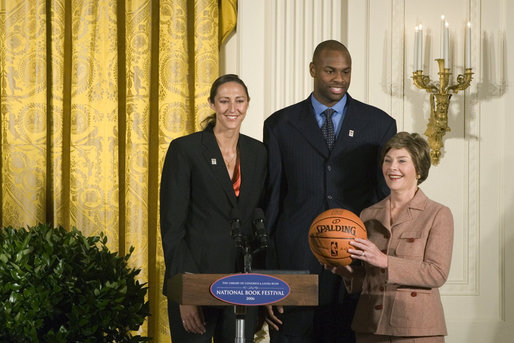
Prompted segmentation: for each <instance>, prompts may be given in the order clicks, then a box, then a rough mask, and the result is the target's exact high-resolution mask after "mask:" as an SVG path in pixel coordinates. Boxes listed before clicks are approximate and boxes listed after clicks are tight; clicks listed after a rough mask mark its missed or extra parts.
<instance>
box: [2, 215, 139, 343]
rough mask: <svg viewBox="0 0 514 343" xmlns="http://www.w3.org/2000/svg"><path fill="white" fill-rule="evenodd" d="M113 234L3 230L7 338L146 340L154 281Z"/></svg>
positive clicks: (44, 228) (4, 338)
mask: <svg viewBox="0 0 514 343" xmlns="http://www.w3.org/2000/svg"><path fill="white" fill-rule="evenodd" d="M106 242H107V237H105V236H104V235H103V234H100V236H92V237H85V236H83V235H82V233H81V232H79V231H77V230H76V229H75V228H73V230H72V231H71V232H68V231H66V230H65V229H64V228H62V227H58V228H52V227H50V226H48V225H43V224H39V225H38V226H35V227H30V228H28V230H27V229H25V228H20V229H13V228H12V227H8V228H3V229H0V342H16V343H22V342H52V343H53V342H56V343H58V342H95V343H96V342H141V341H148V340H149V339H148V338H145V337H141V336H133V335H132V334H131V333H130V331H131V330H137V329H138V328H139V327H140V325H141V324H142V323H143V321H144V320H145V318H146V317H147V316H148V315H149V304H148V302H146V301H145V295H146V292H147V287H146V285H145V284H140V283H139V282H138V281H137V280H136V279H135V277H136V275H137V274H139V272H140V270H139V269H137V270H136V269H130V268H128V266H127V261H128V259H129V257H130V255H131V254H132V251H133V248H131V250H130V253H129V254H128V255H126V256H125V257H120V256H118V254H117V253H111V252H109V249H108V248H107V246H106Z"/></svg>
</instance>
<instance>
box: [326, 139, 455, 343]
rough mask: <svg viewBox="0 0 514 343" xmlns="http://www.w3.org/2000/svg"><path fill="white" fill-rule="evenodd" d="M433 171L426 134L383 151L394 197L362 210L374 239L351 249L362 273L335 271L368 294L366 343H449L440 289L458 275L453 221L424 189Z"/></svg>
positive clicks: (363, 306) (360, 326) (363, 317)
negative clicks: (453, 266) (452, 268)
mask: <svg viewBox="0 0 514 343" xmlns="http://www.w3.org/2000/svg"><path fill="white" fill-rule="evenodd" d="M429 168H430V148H429V146H428V144H427V142H426V141H425V140H424V139H423V138H422V137H421V136H420V135H418V134H416V133H412V134H409V133H407V132H399V133H397V134H396V135H395V136H393V137H392V138H391V139H390V140H389V141H388V142H387V143H386V145H385V146H384V149H383V152H382V172H383V174H384V177H385V180H386V182H387V185H388V186H389V188H390V189H391V195H390V196H388V197H387V198H385V199H384V200H382V201H380V202H378V203H376V204H375V205H373V206H370V207H368V208H367V209H365V210H364V211H362V213H361V219H362V221H363V222H364V224H365V225H366V229H367V231H368V240H363V239H356V240H355V241H352V242H351V243H350V244H351V245H352V246H353V247H354V249H348V251H349V252H350V253H351V257H352V258H353V259H354V260H360V261H362V262H363V263H362V267H361V266H353V265H352V266H346V267H329V268H332V272H334V273H337V274H340V275H342V276H343V278H344V279H345V282H346V286H347V288H348V290H349V291H350V292H358V291H361V296H360V299H359V302H358V304H357V310H356V312H355V317H354V319H353V324H352V328H353V329H354V330H355V332H356V337H357V342H358V343H369V342H373V343H378V342H380V343H382V342H384V343H385V342H388V343H389V342H395V343H397V342H398V343H399V342H401V343H414V342H415V343H419V342H423V343H436V342H437V343H438V342H444V336H445V335H446V334H447V331H446V324H445V320H444V313H443V306H442V304H441V298H440V295H439V287H441V286H442V285H443V284H444V283H445V282H446V279H447V278H448V272H449V270H450V262H451V255H452V247H453V217H452V214H451V211H450V209H449V208H448V207H446V206H444V205H441V204H439V203H436V202H435V201H432V200H430V199H429V198H428V197H427V196H426V195H425V194H424V193H423V191H422V190H421V189H419V188H418V185H419V184H420V183H421V182H423V181H424V180H425V179H426V178H427V176H428V170H429Z"/></svg>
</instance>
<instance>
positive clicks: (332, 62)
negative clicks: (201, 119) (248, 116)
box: [264, 40, 396, 343]
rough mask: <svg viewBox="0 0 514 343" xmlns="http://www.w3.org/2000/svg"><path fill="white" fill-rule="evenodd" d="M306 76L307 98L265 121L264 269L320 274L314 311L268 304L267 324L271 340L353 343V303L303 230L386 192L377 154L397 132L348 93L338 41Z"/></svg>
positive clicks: (320, 50)
mask: <svg viewBox="0 0 514 343" xmlns="http://www.w3.org/2000/svg"><path fill="white" fill-rule="evenodd" d="M309 71H310V74H311V76H312V77H313V79H314V91H313V92H312V94H311V95H310V96H309V97H308V98H307V99H306V100H304V101H301V102H299V103H297V104H294V105H291V106H289V107H286V108H284V109H281V110H279V111H277V112H275V113H274V114H272V115H271V116H270V117H269V118H268V119H266V121H265V123H264V143H265V144H266V146H267V148H268V153H269V154H268V158H269V161H268V168H269V174H268V206H267V211H266V212H267V213H266V215H267V225H268V228H269V233H270V237H271V245H272V247H271V248H272V249H271V252H270V253H269V254H268V255H270V256H269V258H268V267H269V268H274V269H283V270H309V271H310V273H315V274H318V275H319V306H318V307H308V308H304V307H302V308H298V307H296V308H295V307H291V308H281V307H271V306H268V314H267V318H266V321H267V322H268V325H269V326H270V335H271V342H273V343H290V342H294V343H297V342H298V343H300V342H302V343H303V342H327V343H328V342H330V343H333V342H353V341H354V335H353V332H352V331H351V329H350V324H351V320H352V317H353V310H354V307H355V303H356V300H357V299H356V297H355V296H350V295H347V294H346V292H345V286H344V283H343V282H342V281H341V278H340V277H338V276H335V275H333V274H332V273H330V272H329V271H326V270H325V269H324V268H323V266H322V265H320V263H319V262H318V261H317V260H316V258H315V257H314V255H312V253H311V251H310V248H309V244H308V240H307V233H308V230H309V226H310V224H311V223H312V220H313V219H314V218H315V217H316V216H317V215H318V214H320V213H321V212H323V211H325V210H327V209H330V208H344V209H348V210H350V211H352V212H354V213H356V214H359V213H360V212H361V211H362V210H363V209H364V208H366V207H368V206H370V205H372V204H373V203H375V202H377V201H378V200H381V199H382V198H384V197H385V196H386V195H387V194H388V193H389V189H388V188H387V185H386V184H385V181H384V179H383V176H382V172H381V168H380V165H379V155H380V150H381V147H382V146H383V145H384V143H385V142H386V141H387V140H388V139H389V138H390V137H391V136H393V135H394V134H395V133H396V122H395V120H394V119H393V118H391V117H390V116H389V115H387V114H386V113H385V112H384V111H382V110H380V109H378V108H376V107H373V106H370V105H367V104H364V103H362V102H360V101H357V100H355V99H353V98H352V97H351V96H350V95H349V94H348V93H347V90H348V87H349V85H350V78H351V57H350V53H349V52H348V49H347V48H346V47H345V46H344V45H343V44H341V43H340V42H338V41H335V40H328V41H324V42H322V43H320V44H319V45H318V46H317V47H316V49H315V51H314V54H313V58H312V62H311V63H310V65H309ZM327 109H329V111H327V112H326V110H327ZM327 118H328V119H329V120H331V122H329V121H328V120H327Z"/></svg>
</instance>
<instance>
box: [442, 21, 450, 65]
mask: <svg viewBox="0 0 514 343" xmlns="http://www.w3.org/2000/svg"><path fill="white" fill-rule="evenodd" d="M449 45H450V30H449V29H448V22H445V23H444V55H443V58H444V68H445V69H449V68H450V57H449V51H450V47H449Z"/></svg>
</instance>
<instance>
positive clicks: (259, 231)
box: [253, 208, 269, 249]
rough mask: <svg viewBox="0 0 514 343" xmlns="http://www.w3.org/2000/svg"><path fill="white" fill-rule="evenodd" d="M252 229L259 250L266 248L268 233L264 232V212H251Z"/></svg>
mask: <svg viewBox="0 0 514 343" xmlns="http://www.w3.org/2000/svg"><path fill="white" fill-rule="evenodd" d="M253 227H254V234H255V238H256V240H257V243H258V244H259V247H260V248H261V249H265V248H267V247H268V243H269V242H268V233H267V231H266V227H265V226H264V212H262V209H260V208H256V209H255V210H254V211H253Z"/></svg>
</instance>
